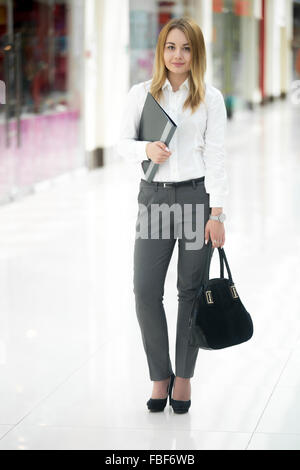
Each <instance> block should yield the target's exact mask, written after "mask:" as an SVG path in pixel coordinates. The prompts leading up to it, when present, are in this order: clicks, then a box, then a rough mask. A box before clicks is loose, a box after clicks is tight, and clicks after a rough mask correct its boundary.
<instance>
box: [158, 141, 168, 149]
mask: <svg viewBox="0 0 300 470" xmlns="http://www.w3.org/2000/svg"><path fill="white" fill-rule="evenodd" d="M157 145H158V147H159V148H161V149H162V150H167V148H168V147H167V146H166V144H164V143H163V142H157Z"/></svg>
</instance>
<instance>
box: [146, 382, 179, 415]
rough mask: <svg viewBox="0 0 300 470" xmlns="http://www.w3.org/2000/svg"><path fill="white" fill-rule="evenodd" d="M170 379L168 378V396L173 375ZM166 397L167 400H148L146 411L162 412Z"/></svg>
mask: <svg viewBox="0 0 300 470" xmlns="http://www.w3.org/2000/svg"><path fill="white" fill-rule="evenodd" d="M170 377H171V378H170V382H169V385H168V395H169V393H170V391H171V390H172V387H173V383H174V379H175V375H174V374H172V375H171V376H170ZM168 395H167V398H150V400H148V401H147V406H148V409H149V410H150V411H164V409H165V406H166V404H167V401H168Z"/></svg>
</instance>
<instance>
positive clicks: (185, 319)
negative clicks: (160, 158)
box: [176, 184, 213, 385]
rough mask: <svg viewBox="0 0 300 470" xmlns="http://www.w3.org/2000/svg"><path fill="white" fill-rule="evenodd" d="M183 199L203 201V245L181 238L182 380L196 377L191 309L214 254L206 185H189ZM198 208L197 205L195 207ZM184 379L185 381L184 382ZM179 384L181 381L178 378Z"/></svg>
mask: <svg viewBox="0 0 300 470" xmlns="http://www.w3.org/2000/svg"><path fill="white" fill-rule="evenodd" d="M181 196H182V200H183V201H186V200H188V201H191V200H192V199H194V201H195V203H198V204H203V208H204V218H203V219H202V220H200V222H201V231H202V230H203V246H202V247H201V248H200V249H193V250H187V249H186V242H187V241H188V242H189V241H191V240H187V239H186V238H185V237H184V233H183V236H182V238H181V239H179V240H178V242H179V243H178V246H179V253H178V265H177V268H178V278H177V289H178V316H177V333H176V376H178V377H180V378H182V379H188V378H191V377H193V375H194V368H195V364H196V360H197V355H198V350H199V348H197V347H194V346H189V345H188V339H189V325H188V324H189V317H190V313H191V308H192V304H193V300H194V296H195V294H196V291H197V289H198V288H199V287H200V285H201V282H202V280H203V276H204V274H205V273H204V268H205V261H206V259H207V256H212V253H213V250H212V249H211V243H208V244H207V245H205V244H204V229H205V225H206V223H207V221H208V218H209V198H208V194H207V193H206V191H205V187H204V185H202V184H201V185H197V187H196V188H195V189H194V188H193V187H189V193H188V194H187V190H186V194H184V193H182V195H181ZM195 209H196V207H195ZM192 216H193V219H194V220H195V219H196V217H195V211H194V206H193V212H192ZM182 382H184V381H182ZM177 384H178V385H179V384H180V380H179V381H177Z"/></svg>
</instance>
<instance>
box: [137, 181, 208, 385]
mask: <svg viewBox="0 0 300 470" xmlns="http://www.w3.org/2000/svg"><path fill="white" fill-rule="evenodd" d="M137 199H138V203H139V212H138V218H137V222H136V238H135V244H134V275H133V284H134V288H133V292H134V295H135V307H136V314H137V319H138V322H139V326H140V330H141V335H142V341H143V346H144V350H145V353H146V357H147V362H148V367H149V375H150V380H152V381H158V380H164V379H166V378H167V377H169V376H170V375H171V374H172V373H173V369H172V365H171V360H170V355H169V338H168V328H167V319H166V314H165V310H164V305H163V296H164V283H165V278H166V274H167V270H168V266H169V263H170V260H171V257H172V253H173V250H174V246H175V243H176V240H178V264H177V291H178V313H177V325H176V356H175V367H176V368H175V375H177V376H179V377H184V378H190V377H193V375H194V369H195V364H196V359H197V355H198V349H199V348H197V347H194V346H189V345H188V337H189V325H188V323H189V316H190V313H191V308H192V303H193V299H194V296H195V293H196V291H197V289H198V287H199V286H200V284H201V281H202V279H203V275H204V267H205V261H206V259H207V256H212V252H213V250H212V248H211V243H208V244H207V245H205V243H204V230H205V225H206V222H207V221H208V219H209V214H210V209H209V194H208V193H207V192H206V190H205V186H204V180H203V181H200V182H199V181H194V180H189V181H187V182H186V183H185V184H184V185H178V186H176V185H174V186H171V185H169V186H167V187H163V186H158V185H157V184H156V183H155V182H152V183H148V182H147V181H145V180H143V179H141V181H140V190H139V194H138V198H137ZM153 204H157V205H161V204H166V205H167V206H165V207H167V208H169V213H170V217H169V228H170V236H167V237H166V236H163V231H162V228H163V223H161V224H159V227H157V226H156V224H155V223H154V221H153V218H152V217H150V214H151V206H152V205H153ZM173 204H175V206H177V208H179V207H180V208H181V210H180V209H179V212H177V213H176V214H177V215H176V217H175V215H173V214H175V211H174V212H173V213H172V211H171V210H170V208H171V207H172V205H173ZM196 204H197V205H198V209H197V210H198V214H199V213H200V215H201V214H202V215H201V217H198V219H199V221H198V224H197V226H196V220H197V219H196ZM184 205H185V206H184ZM173 207H174V206H173ZM186 207H189V211H186V212H185V211H184V208H186ZM143 211H144V212H143ZM201 211H202V213H201ZM180 212H181V217H180ZM142 213H143V214H144V218H143V223H144V224H145V217H147V220H148V222H147V220H146V224H147V227H148V229H147V231H148V234H147V236H148V238H146V237H145V236H143V237H140V236H137V234H140V228H141V223H140V222H141V220H142V216H141V214H142ZM146 214H148V216H147V215H146ZM178 214H179V215H178ZM160 217H161V216H160ZM200 219H201V220H200ZM161 220H162V219H161ZM191 221H192V228H193V229H194V230H198V232H200V233H201V237H202V243H201V247H199V246H197V245H196V244H195V245H194V246H193V248H192V249H191V248H190V249H187V242H188V243H190V242H191V237H190V236H189V237H188V238H187V236H186V235H185V229H183V226H184V228H185V224H186V225H187V224H188V222H191ZM164 223H165V222H164ZM199 224H200V225H199ZM151 227H153V231H152V228H151ZM180 228H181V229H182V230H181V231H180ZM198 245H199V243H198ZM190 246H191V245H190ZM194 247H195V248H194ZM208 250H210V251H208Z"/></svg>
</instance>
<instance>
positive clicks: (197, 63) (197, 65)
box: [150, 16, 207, 114]
mask: <svg viewBox="0 0 300 470" xmlns="http://www.w3.org/2000/svg"><path fill="white" fill-rule="evenodd" d="M174 28H177V29H179V30H180V31H182V32H183V33H184V34H185V36H186V38H187V40H188V42H189V45H190V48H191V69H190V72H189V88H190V92H189V96H188V97H187V99H186V100H185V102H184V105H183V109H187V108H188V107H190V108H191V109H192V114H193V113H194V112H195V111H196V109H197V108H198V106H199V105H200V104H201V103H202V102H203V101H204V96H205V84H204V75H205V72H206V66H207V61H206V47H205V42H204V37H203V33H202V31H201V28H200V27H199V26H198V24H197V23H196V22H195V21H194V20H192V19H191V18H189V17H186V16H185V17H183V18H173V19H172V20H170V21H169V22H168V23H167V24H166V25H165V26H164V27H163V28H162V30H161V31H160V33H159V36H158V40H157V45H156V52H155V61H154V68H153V78H152V83H151V88H150V93H151V95H152V96H153V97H154V98H155V99H156V100H157V101H160V98H161V95H162V86H163V84H164V83H165V80H166V78H167V77H168V75H167V68H166V66H165V61H164V48H165V43H166V40H167V36H168V34H169V32H170V31H171V30H172V29H174Z"/></svg>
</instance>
